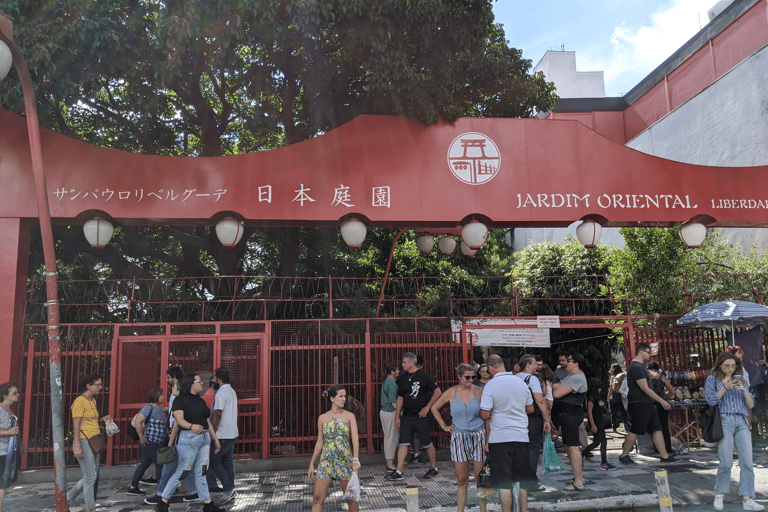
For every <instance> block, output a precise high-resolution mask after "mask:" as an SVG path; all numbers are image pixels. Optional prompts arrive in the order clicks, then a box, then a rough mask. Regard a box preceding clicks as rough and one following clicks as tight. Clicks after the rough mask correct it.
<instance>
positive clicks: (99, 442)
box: [80, 430, 107, 454]
mask: <svg viewBox="0 0 768 512" xmlns="http://www.w3.org/2000/svg"><path fill="white" fill-rule="evenodd" d="M82 432H83V431H82V430H81V431H80V433H82ZM88 444H89V445H91V451H92V452H93V453H94V454H99V453H101V452H105V451H107V443H105V442H104V436H102V435H101V432H99V433H98V434H96V435H95V436H93V437H89V438H88Z"/></svg>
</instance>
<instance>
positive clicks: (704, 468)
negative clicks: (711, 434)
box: [4, 439, 768, 512]
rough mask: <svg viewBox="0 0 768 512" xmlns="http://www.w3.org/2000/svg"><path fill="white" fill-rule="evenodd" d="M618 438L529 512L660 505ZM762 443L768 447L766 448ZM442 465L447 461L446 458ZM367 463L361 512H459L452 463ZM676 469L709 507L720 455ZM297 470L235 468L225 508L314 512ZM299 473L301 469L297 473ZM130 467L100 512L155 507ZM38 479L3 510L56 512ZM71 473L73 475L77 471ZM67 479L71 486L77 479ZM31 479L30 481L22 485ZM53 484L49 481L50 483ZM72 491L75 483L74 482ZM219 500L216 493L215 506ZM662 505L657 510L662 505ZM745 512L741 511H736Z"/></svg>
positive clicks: (112, 475) (105, 491)
mask: <svg viewBox="0 0 768 512" xmlns="http://www.w3.org/2000/svg"><path fill="white" fill-rule="evenodd" d="M618 441H620V439H615V440H614V441H613V445H611V447H612V448H613V449H612V450H610V451H609V456H608V459H609V461H610V462H612V463H614V464H616V465H617V466H619V468H618V470H616V471H601V470H599V465H600V457H599V455H596V456H595V457H594V458H593V459H591V460H589V461H587V462H586V463H585V469H584V476H585V481H586V490H585V491H584V492H581V493H573V492H565V491H563V490H562V489H563V487H564V486H565V481H566V480H567V479H568V478H571V476H572V475H571V472H570V465H569V464H568V462H567V458H566V457H565V455H563V454H560V458H561V464H562V466H563V471H562V472H559V473H555V474H552V475H546V476H541V475H540V476H541V478H540V480H541V483H542V484H543V485H544V487H545V490H544V491H540V492H536V493H533V494H532V495H531V496H530V501H529V510H532V511H545V510H547V511H548V510H614V511H617V510H631V509H633V508H634V507H645V506H650V505H653V504H654V503H657V501H656V497H655V493H656V484H655V478H654V474H653V472H654V470H656V469H659V468H660V467H661V463H660V462H659V461H658V459H654V458H651V457H644V456H640V455H633V458H634V459H635V460H636V461H637V462H638V465H637V466H623V465H620V464H619V463H618V455H619V452H618V451H617V443H618ZM763 444H764V443H763ZM441 455H442V456H441V458H443V459H444V458H445V454H441ZM361 459H362V462H363V464H364V466H363V469H362V470H361V473H360V476H361V487H362V490H363V496H362V500H361V509H362V510H367V511H384V510H388V511H402V510H405V490H406V487H408V486H418V487H419V505H420V508H421V509H427V510H431V511H432V512H443V511H449V510H455V509H456V478H455V474H454V471H453V463H452V462H450V461H447V460H441V461H440V462H438V468H439V470H440V475H439V476H438V477H436V478H434V479H432V480H425V479H424V478H423V475H424V473H425V472H426V470H427V469H428V466H426V465H416V464H409V465H406V468H405V476H406V477H405V479H404V480H401V481H396V482H392V481H389V480H386V479H385V478H384V476H385V474H384V470H383V469H384V468H383V464H382V461H381V458H380V456H372V457H361ZM679 459H680V460H679V461H678V462H675V463H674V464H670V465H664V467H663V469H666V471H667V473H668V477H669V483H670V488H671V490H672V496H673V499H674V502H675V505H676V506H680V505H683V506H690V505H703V504H711V502H712V487H713V485H714V481H715V473H716V471H717V453H716V452H715V451H714V450H711V449H705V448H701V449H692V450H691V452H690V453H689V454H686V455H681V456H679ZM754 459H755V464H754V466H755V473H756V487H757V494H758V498H757V499H758V500H759V501H762V503H763V504H768V499H767V498H768V455H766V454H765V453H764V452H763V451H762V447H761V446H756V447H755V449H754ZM286 464H289V465H292V466H293V467H294V468H296V469H287V468H285V467H282V468H271V469H265V468H264V467H263V466H262V467H259V466H257V467H255V468H254V467H253V464H251V465H248V463H240V464H239V465H238V477H237V491H238V494H239V496H238V498H237V499H236V500H235V501H234V502H232V503H228V504H227V505H226V506H224V508H226V510H230V511H238V512H239V511H249V512H299V511H305V510H310V508H311V504H312V485H311V483H310V482H309V481H308V480H307V477H306V469H303V468H305V467H306V465H307V459H305V458H297V459H291V460H285V459H284V460H283V466H285V465H286ZM298 468H302V469H298ZM132 471H133V467H132V466H120V467H115V468H102V476H101V482H100V487H99V495H98V498H97V503H98V504H99V507H98V508H99V510H100V511H110V512H129V511H140V510H144V511H149V510H151V509H152V508H151V507H150V506H149V505H145V504H144V503H143V499H142V498H141V497H139V496H132V495H127V494H126V493H125V491H126V490H127V485H128V482H129V480H130V474H131V473H132ZM48 473H49V474H48V475H47V477H48V478H47V479H46V473H42V474H40V473H38V474H37V476H36V478H37V479H38V480H43V482H42V483H26V484H19V485H14V486H12V487H11V488H10V489H9V490H8V492H7V494H6V499H5V507H4V510H6V511H13V512H31V511H35V512H37V511H41V512H47V511H51V512H53V511H55V506H54V499H53V484H52V483H48V481H51V480H52V472H48ZM73 473H74V472H73ZM738 476H739V469H738V463H737V462H735V463H734V469H733V473H732V481H733V482H734V485H733V491H734V492H732V493H731V494H730V495H729V496H728V497H727V498H726V503H731V502H736V501H737V500H738V499H739V497H738V495H737V494H736V493H735V491H736V490H737V486H736V482H738ZM68 478H69V479H70V482H71V481H74V478H75V477H74V476H72V477H70V476H68ZM30 480H34V479H33V478H29V477H28V476H27V475H23V476H22V481H30ZM46 480H48V481H46ZM70 485H71V483H70ZM142 488H143V489H144V490H148V491H150V492H153V491H154V489H155V488H154V487H153V486H144V485H142ZM341 494H342V493H341V490H340V487H339V485H338V484H335V485H334V486H333V487H332V492H331V493H330V494H329V496H328V498H327V500H326V503H325V510H326V511H335V510H346V509H347V507H346V505H345V504H344V503H343V502H341ZM469 495H470V496H469V500H468V504H467V505H468V509H467V510H469V511H472V510H473V509H474V510H477V509H478V508H477V498H476V497H475V495H474V483H473V482H471V481H470V493H469ZM220 496H221V495H217V494H214V495H213V497H214V500H215V499H216V498H218V497H220ZM657 506H658V505H657ZM489 508H490V509H491V510H498V509H499V508H498V505H491V506H490V507H489ZM739 508H740V507H739ZM170 509H171V510H172V511H174V512H187V511H189V512H198V511H200V510H201V509H202V507H201V505H200V504H199V503H187V502H183V501H181V494H179V495H177V496H175V497H174V499H173V501H172V503H171V507H170ZM81 510H83V502H82V500H78V501H75V502H74V503H73V504H72V506H71V511H72V512H78V511H81Z"/></svg>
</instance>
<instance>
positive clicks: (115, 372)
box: [105, 326, 120, 466]
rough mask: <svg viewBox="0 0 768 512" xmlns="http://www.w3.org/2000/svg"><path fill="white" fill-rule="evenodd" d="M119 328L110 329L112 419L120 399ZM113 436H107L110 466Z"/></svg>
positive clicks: (110, 408)
mask: <svg viewBox="0 0 768 512" xmlns="http://www.w3.org/2000/svg"><path fill="white" fill-rule="evenodd" d="M118 329H119V327H118V326H115V330H114V331H112V355H111V356H110V357H111V358H112V365H111V366H112V367H111V368H110V372H109V374H110V376H109V379H110V384H111V388H112V389H111V390H110V391H111V393H110V394H111V395H112V400H110V401H109V415H110V416H112V419H113V420H116V419H118V418H117V401H118V400H119V399H120V394H119V393H120V385H119V382H120V381H119V380H118V379H119V375H120V373H119V371H120V370H119V369H118V366H120V359H118V357H119V354H118V343H117V330H118ZM114 451H115V436H110V437H108V438H107V460H106V461H105V464H106V465H107V466H111V465H112V463H113V461H114V459H115V454H114Z"/></svg>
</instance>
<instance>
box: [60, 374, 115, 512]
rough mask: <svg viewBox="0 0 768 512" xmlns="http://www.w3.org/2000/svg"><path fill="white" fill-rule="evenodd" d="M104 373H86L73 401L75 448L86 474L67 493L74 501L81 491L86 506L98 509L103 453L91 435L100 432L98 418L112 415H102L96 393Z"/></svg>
mask: <svg viewBox="0 0 768 512" xmlns="http://www.w3.org/2000/svg"><path fill="white" fill-rule="evenodd" d="M102 384H103V382H102V380H101V375H99V374H97V373H87V374H85V375H83V377H82V378H81V379H80V391H82V394H81V395H80V396H79V397H77V398H76V399H75V401H74V402H72V438H73V441H72V452H73V453H74V455H75V458H77V462H78V463H79V464H80V470H81V471H82V474H83V477H82V478H81V479H80V480H79V481H78V482H77V483H76V484H75V485H74V486H73V487H72V489H70V490H69V492H68V493H67V501H69V502H71V501H72V500H74V499H75V498H76V497H77V496H78V495H79V494H80V493H81V492H82V493H83V499H84V500H85V509H86V510H88V511H89V512H96V493H95V492H94V491H95V485H96V480H97V479H98V477H99V456H100V453H93V450H92V449H91V445H90V443H89V442H88V439H90V438H92V437H94V436H98V435H101V429H100V428H99V421H101V422H102V423H105V422H107V421H111V420H112V418H111V417H110V416H108V415H107V416H102V417H99V411H98V409H97V408H96V399H95V396H96V395H98V394H99V393H100V392H101V387H102Z"/></svg>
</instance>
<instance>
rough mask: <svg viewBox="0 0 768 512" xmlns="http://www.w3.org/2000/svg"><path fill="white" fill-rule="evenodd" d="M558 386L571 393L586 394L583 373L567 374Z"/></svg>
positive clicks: (585, 379)
mask: <svg viewBox="0 0 768 512" xmlns="http://www.w3.org/2000/svg"><path fill="white" fill-rule="evenodd" d="M560 384H561V385H563V386H568V387H569V388H571V389H572V390H573V393H586V392H587V377H586V376H585V375H584V374H583V373H576V374H574V375H571V374H570V373H569V374H568V376H567V377H565V378H564V379H563V380H561V381H560Z"/></svg>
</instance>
